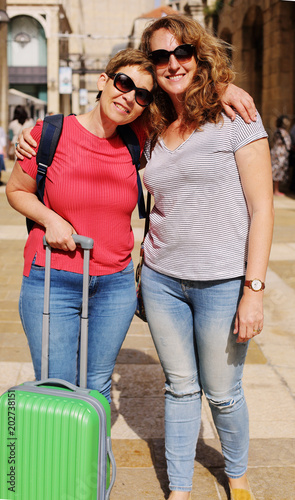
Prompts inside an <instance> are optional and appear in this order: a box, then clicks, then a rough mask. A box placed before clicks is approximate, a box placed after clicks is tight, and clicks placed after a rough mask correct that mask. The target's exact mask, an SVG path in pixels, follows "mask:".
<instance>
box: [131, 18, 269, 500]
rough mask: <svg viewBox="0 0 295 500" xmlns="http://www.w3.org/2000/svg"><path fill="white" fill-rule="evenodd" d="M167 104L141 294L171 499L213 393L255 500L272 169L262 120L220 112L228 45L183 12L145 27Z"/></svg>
mask: <svg viewBox="0 0 295 500" xmlns="http://www.w3.org/2000/svg"><path fill="white" fill-rule="evenodd" d="M141 48H142V50H143V51H144V52H145V53H146V54H147V55H148V56H149V58H150V59H151V61H152V62H153V63H154V64H155V66H156V77H157V82H158V85H159V87H160V92H159V93H158V94H157V97H156V102H157V105H158V106H159V109H160V114H159V116H158V119H157V120H154V122H153V130H154V136H153V138H152V141H151V144H152V146H151V148H149V150H148V151H147V157H148V162H147V166H146V169H145V173H144V183H145V185H146V187H147V189H148V190H149V192H150V193H151V194H152V195H153V197H154V203H155V204H154V208H153V210H152V212H151V215H150V230H149V233H148V235H147V237H146V239H145V243H144V256H145V265H144V266H143V270H142V292H143V299H144V303H145V310H146V315H147V319H148V323H149V327H150V330H151V333H152V336H153V339H154V342H155V345H156V348H157V352H158V355H159V358H160V361H161V364H162V367H163V369H164V372H165V376H166V392H165V448H166V459H167V466H168V476H169V487H170V491H171V492H170V496H169V500H189V499H191V489H192V479H193V472H194V458H195V453H196V445H197V440H198V435H199V429H200V423H201V394H202V392H203V393H204V395H205V397H206V398H207V400H208V402H209V405H210V408H211V412H212V416H213V419H214V423H215V426H216V429H217V432H218V435H219V438H220V441H221V447H222V452H223V456H224V460H225V472H226V474H227V477H228V480H229V487H230V491H231V498H232V499H233V500H242V499H243V500H253V499H254V496H253V493H252V492H251V490H250V486H249V483H248V480H247V476H246V470H247V458H248V445H249V423H248V411H247V405H246V402H245V398H244V393H243V388H242V373H243V366H244V363H245V358H246V354H247V349H248V344H249V341H250V339H251V338H253V337H254V336H255V335H257V334H259V333H260V332H261V330H262V328H263V290H264V288H265V284H264V280H265V275H266V269H267V264H268V258H269V252H270V246H271V239H272V228H273V202H272V173H271V162H270V154H269V148H268V141H267V134H266V132H265V130H264V128H263V125H262V122H261V118H260V116H259V115H258V116H257V120H256V121H255V122H251V123H245V122H244V121H243V120H242V119H241V117H240V116H239V115H237V116H236V119H235V120H231V119H230V118H229V117H228V116H226V115H225V114H224V112H223V110H222V105H221V99H220V95H221V94H222V89H223V87H224V88H226V86H227V85H228V84H229V82H231V81H232V80H233V77H234V75H233V71H232V70H231V69H230V66H229V62H228V59H227V56H226V54H227V53H226V47H225V46H224V45H223V43H222V42H221V41H220V40H218V39H217V38H215V37H213V36H212V35H210V34H208V33H207V32H206V30H205V29H203V28H202V27H201V26H200V25H199V24H198V23H197V22H195V21H194V20H192V19H190V18H188V17H185V16H181V15H175V16H174V15H173V16H167V17H164V18H161V19H159V20H156V21H155V22H153V24H151V25H150V26H149V27H147V28H146V30H145V31H144V33H143V36H142V46H141Z"/></svg>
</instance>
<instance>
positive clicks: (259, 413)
mask: <svg viewBox="0 0 295 500" xmlns="http://www.w3.org/2000/svg"><path fill="white" fill-rule="evenodd" d="M7 167H8V171H7V172H5V173H4V174H3V180H4V181H5V180H6V179H7V178H8V175H9V168H11V162H8V163H7ZM275 212H276V218H275V231H274V242H273V246H272V252H271V259H270V264H269V269H268V275H267V280H266V281H267V285H266V291H265V326H264V330H263V333H262V334H261V335H260V336H258V337H255V341H252V342H251V346H250V349H249V354H248V357H247V363H246V366H245V372H244V387H245V392H246V397H247V401H248V406H249V413H250V438H251V443H250V457H249V471H248V475H249V479H250V482H251V485H252V488H253V492H254V494H255V496H256V499H257V500H295V467H294V466H295V401H294V395H295V366H294V360H295V333H294V325H295V199H292V198H290V197H287V196H286V197H280V198H277V199H275ZM133 226H134V233H135V239H136V245H135V250H134V261H135V263H136V261H137V260H138V254H139V245H140V241H141V238H142V233H143V224H142V221H138V219H137V214H135V215H134V220H133ZM25 238H26V229H25V223H24V219H23V217H22V216H20V215H19V214H17V213H16V212H14V211H13V210H12V209H11V208H10V207H9V205H8V203H7V201H6V197H5V194H4V187H3V186H2V187H0V272H1V281H0V393H2V392H4V391H5V390H6V389H8V388H9V387H10V386H12V385H15V384H18V383H21V382H23V381H25V380H30V379H33V369H32V364H31V359H30V353H29V349H28V346H27V342H26V338H25V335H24V333H23V330H22V327H21V323H20V320H19V315H18V295H19V289H20V283H21V275H22V265H23V258H22V252H23V246H24V243H25ZM163 384H164V379H163V375H162V371H161V367H160V365H159V362H158V358H157V355H156V352H155V349H154V347H153V343H152V340H151V337H150V334H149V330H148V327H147V325H146V324H145V323H143V322H142V321H141V320H139V319H138V318H135V319H134V320H133V322H132V325H131V327H130V330H129V332H128V335H127V337H126V340H125V342H124V345H123V348H122V350H121V353H120V355H119V357H118V361H117V364H116V368H115V372H114V377H113V403H112V438H113V449H114V454H115V458H116V462H117V468H118V470H117V479H116V483H115V486H114V488H113V491H112V494H111V500H148V499H150V500H163V499H165V498H167V496H168V486H167V477H166V472H165V459H164V440H163V436H164V428H163V413H164V397H163ZM225 484H226V481H225V477H224V473H223V460H222V456H221V454H220V446H219V442H218V439H217V434H216V431H215V428H214V425H213V423H212V418H211V415H210V411H209V409H208V406H207V403H206V402H204V405H203V418H202V427H201V435H200V440H199V444H198V449H197V455H196V461H195V477H194V487H193V493H192V494H193V500H215V499H216V500H217V499H218V500H225V499H227V498H228V492H227V491H226V487H225ZM57 500H58V499H57Z"/></svg>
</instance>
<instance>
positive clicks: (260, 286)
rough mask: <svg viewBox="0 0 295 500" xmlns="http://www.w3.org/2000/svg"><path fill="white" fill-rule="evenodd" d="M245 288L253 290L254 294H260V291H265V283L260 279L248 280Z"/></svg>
mask: <svg viewBox="0 0 295 500" xmlns="http://www.w3.org/2000/svg"><path fill="white" fill-rule="evenodd" d="M244 286H247V287H248V288H250V290H253V292H260V290H264V289H265V283H263V282H262V281H261V280H259V279H254V280H247V281H245V283H244Z"/></svg>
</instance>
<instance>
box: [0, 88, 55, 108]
mask: <svg viewBox="0 0 295 500" xmlns="http://www.w3.org/2000/svg"><path fill="white" fill-rule="evenodd" d="M8 94H9V95H8V104H9V105H10V106H11V105H12V106H14V105H15V106H17V105H18V104H21V105H26V104H27V105H28V106H31V105H32V104H34V105H35V106H40V107H41V106H47V102H46V101H42V99H38V98H37V97H33V96H32V95H29V94H25V93H24V92H20V90H16V89H9V90H8Z"/></svg>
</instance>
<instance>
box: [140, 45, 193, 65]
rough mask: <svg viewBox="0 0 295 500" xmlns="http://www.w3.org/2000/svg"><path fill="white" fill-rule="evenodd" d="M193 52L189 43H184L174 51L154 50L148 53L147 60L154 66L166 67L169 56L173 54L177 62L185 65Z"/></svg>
mask: <svg viewBox="0 0 295 500" xmlns="http://www.w3.org/2000/svg"><path fill="white" fill-rule="evenodd" d="M194 52H195V46H194V45H192V44H191V43H184V44H183V45H178V47H176V49H174V50H170V51H169V50H164V49H159V50H154V51H153V52H150V53H149V59H150V60H151V61H152V62H153V63H154V64H155V66H167V64H168V62H169V59H170V56H171V55H172V54H173V55H174V56H175V57H176V59H177V61H179V62H182V63H185V62H188V61H189V60H190V59H191V58H192V57H193V54H194Z"/></svg>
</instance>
